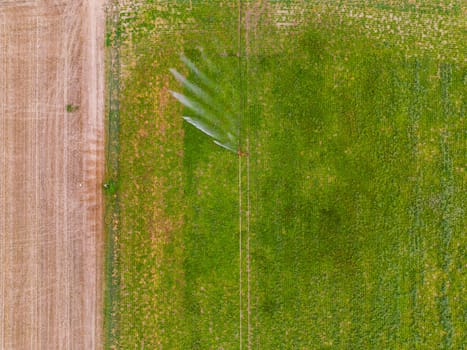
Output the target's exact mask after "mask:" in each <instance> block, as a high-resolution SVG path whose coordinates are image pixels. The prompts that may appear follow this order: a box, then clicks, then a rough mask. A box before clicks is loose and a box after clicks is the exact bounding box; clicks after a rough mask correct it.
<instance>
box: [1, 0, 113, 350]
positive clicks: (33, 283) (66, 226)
mask: <svg viewBox="0 0 467 350" xmlns="http://www.w3.org/2000/svg"><path fill="white" fill-rule="evenodd" d="M102 6H103V3H102V2H101V1H100V0H98V1H86V0H83V1H81V0H70V1H66V0H62V1H59V0H56V1H53V0H38V1H0V349H2V350H26V349H57V350H63V349H101V348H102V345H103V337H102V335H103V334H102V324H103V318H102V306H103V295H102V290H103V288H102V284H103V280H102V274H103V268H102V266H103V234H102V232H103V225H102V221H103V220H102V191H101V184H102V179H103V172H104V167H103V163H104V162H103V160H104V159H103V156H104V147H103V146H104V143H103V138H104V97H103V93H104V70H103V63H104V57H103V54H104V47H103V44H102V43H103V41H104V29H105V21H104V12H103V7H102Z"/></svg>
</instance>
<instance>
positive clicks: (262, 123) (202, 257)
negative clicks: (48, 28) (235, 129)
mask: <svg viewBox="0 0 467 350" xmlns="http://www.w3.org/2000/svg"><path fill="white" fill-rule="evenodd" d="M188 3H189V4H190V5H189V6H188V5H187V4H188ZM427 3H428V4H427ZM238 4H239V2H237V1H216V2H214V3H211V2H207V1H195V0H193V1H185V2H182V1H172V2H167V1H151V2H148V3H146V4H144V5H142V6H139V7H131V6H130V7H123V5H122V6H121V7H119V8H118V7H117V12H116V15H115V13H114V15H115V17H112V14H109V18H114V19H117V18H118V21H116V22H115V23H110V22H111V21H110V20H109V28H108V38H107V40H106V44H107V47H108V51H109V55H108V57H109V59H108V63H109V64H108V67H109V69H108V71H109V72H108V77H109V78H108V82H109V84H108V90H109V101H108V114H109V118H108V126H109V128H108V133H107V134H108V140H107V141H108V152H107V165H108V171H107V184H108V186H107V191H106V193H107V194H106V203H107V213H106V223H107V255H106V256H107V265H106V269H107V270H106V271H107V285H106V310H105V315H106V316H105V317H106V319H105V322H106V324H105V326H106V342H107V343H106V347H107V348H108V349H159V348H163V349H238V348H244V349H253V348H254V349H462V348H463V347H464V346H465V344H467V333H466V331H465V324H466V322H467V316H466V315H467V302H466V295H467V290H466V285H467V275H466V273H465V271H466V266H467V251H466V250H467V249H466V248H467V238H466V234H465V232H466V219H465V217H466V214H465V204H464V203H465V201H466V195H465V192H466V186H465V184H466V179H467V173H466V169H465V165H466V159H467V157H466V152H467V147H466V141H467V140H466V130H467V129H466V127H465V113H466V99H465V90H466V84H467V70H466V66H465V62H464V61H463V60H465V58H464V57H463V53H462V51H463V50H464V51H465V49H462V47H463V42H462V38H463V37H464V36H465V26H463V24H462V14H463V13H465V8H462V6H461V4H462V3H461V2H460V1H458V2H456V1H429V2H413V1H399V2H392V1H353V2H352V1H341V2H321V1H310V2H307V5H304V3H303V2H300V1H270V2H269V3H268V4H267V5H264V4H265V2H255V1H249V2H248V1H244V2H240V5H241V6H240V8H239V7H238ZM261 4H263V5H264V6H263V5H261ZM239 16H240V21H239ZM239 28H240V29H239ZM200 49H201V50H200ZM182 52H184V54H185V55H186V56H187V57H188V58H189V59H190V60H192V61H193V62H194V63H195V64H196V65H197V67H199V69H200V70H201V71H202V72H203V73H204V74H205V75H207V76H208V77H209V79H210V80H211V81H213V82H215V83H216V86H217V87H216V89H213V91H212V94H213V96H214V98H216V99H217V100H218V101H220V103H221V104H222V105H223V106H225V108H226V109H228V110H229V111H230V112H231V113H232V114H233V115H236V116H238V118H239V120H240V124H241V140H240V143H241V147H242V149H243V150H244V151H245V153H247V154H244V155H241V156H239V155H237V154H235V153H232V152H229V151H227V150H225V149H223V148H221V147H219V146H217V145H215V144H214V143H213V142H212V140H211V139H210V138H209V137H207V136H206V135H204V134H202V133H201V132H199V131H198V130H196V129H195V128H194V127H192V126H191V125H189V124H188V123H186V122H184V121H183V119H182V116H184V115H189V113H190V111H189V110H187V109H184V108H183V106H182V105H181V104H180V103H178V102H177V101H176V100H175V99H174V98H173V97H172V95H171V94H170V90H175V91H183V87H182V86H181V85H180V84H179V83H178V82H177V81H176V80H175V79H174V77H173V76H172V75H171V74H170V72H169V69H170V68H176V69H177V70H178V71H180V72H182V73H183V74H184V75H186V76H189V77H190V72H189V70H188V69H187V67H186V65H185V64H183V62H182V61H181V60H180V53H182ZM195 78H196V77H195Z"/></svg>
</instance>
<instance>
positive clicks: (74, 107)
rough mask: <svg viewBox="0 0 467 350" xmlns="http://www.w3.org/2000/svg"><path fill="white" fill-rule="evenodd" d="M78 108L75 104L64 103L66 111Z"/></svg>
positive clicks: (70, 111) (73, 110)
mask: <svg viewBox="0 0 467 350" xmlns="http://www.w3.org/2000/svg"><path fill="white" fill-rule="evenodd" d="M78 109H79V106H75V105H73V104H67V105H66V111H67V112H68V113H73V112H76V111H77V110H78Z"/></svg>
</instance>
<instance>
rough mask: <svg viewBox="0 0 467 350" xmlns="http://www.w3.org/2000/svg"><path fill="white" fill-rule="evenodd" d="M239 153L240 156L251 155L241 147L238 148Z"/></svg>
mask: <svg viewBox="0 0 467 350" xmlns="http://www.w3.org/2000/svg"><path fill="white" fill-rule="evenodd" d="M237 154H238V156H239V157H248V156H249V155H250V154H249V153H248V152H245V151H242V149H241V148H240V147H239V148H238V150H237Z"/></svg>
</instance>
